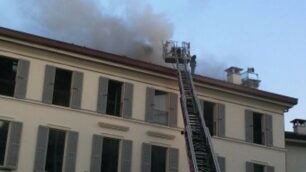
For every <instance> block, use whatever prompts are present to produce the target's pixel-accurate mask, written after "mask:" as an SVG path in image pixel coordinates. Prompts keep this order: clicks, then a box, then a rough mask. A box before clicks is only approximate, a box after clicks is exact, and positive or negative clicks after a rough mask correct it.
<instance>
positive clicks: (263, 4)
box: [0, 0, 306, 130]
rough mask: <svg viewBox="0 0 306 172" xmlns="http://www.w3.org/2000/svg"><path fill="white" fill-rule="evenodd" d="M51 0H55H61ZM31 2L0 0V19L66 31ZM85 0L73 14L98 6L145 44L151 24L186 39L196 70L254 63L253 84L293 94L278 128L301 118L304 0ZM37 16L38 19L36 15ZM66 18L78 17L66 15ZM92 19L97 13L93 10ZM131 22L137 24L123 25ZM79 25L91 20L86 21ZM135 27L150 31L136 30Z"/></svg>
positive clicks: (18, 26)
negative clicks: (292, 102)
mask: <svg viewBox="0 0 306 172" xmlns="http://www.w3.org/2000/svg"><path fill="white" fill-rule="evenodd" d="M57 1H60V2H61V3H62V4H63V3H64V4H65V3H67V2H68V1H67V0H66V1H65V0H57ZM78 1H80V0H78ZM91 1H95V3H91ZM37 2H38V1H35V0H1V1H0V26H1V27H7V28H11V29H15V30H20V31H25V32H29V33H33V34H38V35H42V36H46V37H50V38H55V39H61V38H62V36H63V35H64V36H66V34H62V35H61V34H58V35H57V34H56V32H57V31H58V32H60V30H59V29H58V30H57V29H56V28H55V29H53V30H52V32H50V29H49V30H48V29H46V27H51V26H54V25H51V24H52V23H51V24H50V23H48V24H49V25H47V24H45V23H44V22H42V21H43V20H46V18H47V19H50V15H51V16H52V15H59V14H61V13H60V12H58V11H57V10H55V9H52V8H50V9H48V11H46V10H44V9H39V8H37V7H35V5H34V4H36V3H37ZM39 2H48V1H39ZM49 2H50V1H49ZM71 2H72V3H73V2H74V1H69V3H71ZM84 2H85V1H84ZM86 3H87V4H86V5H84V6H87V10H84V11H82V10H80V13H79V14H78V15H79V16H80V15H87V14H86V13H90V12H92V11H95V10H96V11H99V10H101V11H103V13H104V14H103V17H104V19H105V18H107V17H109V16H114V17H115V19H116V21H117V22H118V23H119V26H120V24H122V23H124V29H123V31H126V30H128V32H127V33H130V34H137V33H139V34H148V35H150V36H148V37H146V36H144V37H145V38H146V40H147V39H148V42H150V41H151V42H150V43H152V44H154V43H155V42H156V40H152V37H155V38H156V36H155V35H154V34H156V33H154V34H151V32H153V31H152V30H158V31H160V32H162V31H165V32H163V34H160V33H159V34H158V36H163V37H165V38H170V39H172V40H176V41H187V42H190V43H191V50H192V54H196V55H197V61H198V63H197V64H198V66H197V73H201V74H203V75H207V76H211V77H216V78H219V79H225V73H224V69H225V68H227V67H230V66H237V67H240V68H243V69H246V68H247V67H254V68H255V72H256V73H258V74H259V78H260V80H261V84H260V87H259V89H261V90H265V91H269V92H273V93H277V94H282V95H286V96H290V97H294V98H298V105H296V106H294V107H293V108H292V109H290V110H289V112H287V113H285V127H286V130H292V125H291V124H290V121H291V120H292V119H295V118H303V119H306V76H305V74H306V67H305V66H306V1H301V0H290V1H288V0H256V1H251V0H231V1H227V0H176V1H174V0H168V1H165V0H154V1H153V0H104V1H102V0H101V1H99V0H87V1H86ZM97 6H98V8H97ZM51 7H52V6H51ZM40 8H41V6H40ZM65 8H66V9H67V8H69V6H68V5H67V7H65ZM88 9H89V10H88ZM90 9H92V10H90ZM64 10H65V9H64ZM67 11H69V10H67ZM135 11H137V12H135ZM46 13H48V15H49V16H47V15H46ZM92 13H93V12H92ZM131 13H132V14H131ZM105 14H107V15H105ZM97 15H100V14H96V13H94V14H91V15H90V17H96V16H97ZM37 16H44V17H45V18H43V20H42V19H41V18H39V17H37ZM46 16H47V17H46ZM105 16H107V17H105ZM69 17H71V18H78V16H74V15H70V16H69ZM142 17H143V18H142ZM146 17H147V18H146ZM58 18H61V16H60V15H59V17H58ZM96 19H97V20H99V17H97V18H96ZM111 19H112V18H111ZM147 19H148V20H147ZM97 20H94V21H96V22H97ZM37 21H39V22H37ZM102 21H105V20H102ZM78 22H79V21H76V22H75V23H73V24H78ZM83 22H85V20H84V21H83ZM137 22H138V23H137ZM151 22H153V23H151ZM101 23H102V24H103V22H101ZM118 23H117V25H118ZM131 23H132V24H133V25H137V26H131V25H132V24H131ZM143 23H145V24H143ZM163 23H164V25H163ZM85 24H86V25H89V24H91V25H90V26H95V23H93V22H92V23H86V22H85ZM126 25H128V27H127V26H126ZM55 26H57V25H55ZM73 26H74V25H73ZM146 26H147V27H146ZM148 26H149V27H148ZM71 28H72V27H71ZM139 28H141V29H144V28H145V29H147V30H151V32H149V33H148V32H139V30H137V29H139ZM134 30H136V31H134ZM77 31H79V30H77ZM119 31H122V30H119ZM133 31H134V32H133ZM51 33H53V34H51ZM63 33H65V32H63ZM80 35H81V34H80ZM77 36H79V35H75V34H74V35H73V36H72V37H67V39H66V40H67V41H68V42H74V41H75V42H76V43H79V44H85V45H86V43H88V42H86V41H85V42H82V41H81V42H80V41H79V42H78V40H76V39H75V37H77ZM65 38H66V37H65ZM63 41H65V40H63ZM108 41H109V40H108ZM154 41H155V42H154ZM160 41H162V40H160ZM115 43H117V42H116V41H114V44H115ZM89 44H90V43H89ZM118 51H119V52H120V51H121V50H118ZM122 51H123V50H122Z"/></svg>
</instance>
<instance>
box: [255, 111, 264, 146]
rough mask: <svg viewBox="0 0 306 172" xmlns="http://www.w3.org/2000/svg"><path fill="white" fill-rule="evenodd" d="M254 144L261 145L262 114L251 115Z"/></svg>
mask: <svg viewBox="0 0 306 172" xmlns="http://www.w3.org/2000/svg"><path fill="white" fill-rule="evenodd" d="M253 126H254V132H253V133H254V135H253V136H254V143H257V144H262V141H263V140H262V114H260V113H253Z"/></svg>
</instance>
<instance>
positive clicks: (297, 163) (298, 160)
mask: <svg viewBox="0 0 306 172" xmlns="http://www.w3.org/2000/svg"><path fill="white" fill-rule="evenodd" d="M286 149H287V156H286V164H287V172H291V171H297V172H298V171H301V172H302V171H305V169H306V143H303V144H301V143H300V144H297V143H286Z"/></svg>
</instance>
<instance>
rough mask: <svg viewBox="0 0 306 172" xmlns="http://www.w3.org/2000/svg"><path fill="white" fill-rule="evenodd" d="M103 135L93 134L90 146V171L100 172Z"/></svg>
mask: <svg viewBox="0 0 306 172" xmlns="http://www.w3.org/2000/svg"><path fill="white" fill-rule="evenodd" d="M102 149H103V137H102V136H100V135H93V137H92V147H91V161H90V172H101V163H102Z"/></svg>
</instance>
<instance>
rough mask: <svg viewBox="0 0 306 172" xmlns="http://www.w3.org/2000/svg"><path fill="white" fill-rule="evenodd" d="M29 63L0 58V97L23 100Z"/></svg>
mask: <svg viewBox="0 0 306 172" xmlns="http://www.w3.org/2000/svg"><path fill="white" fill-rule="evenodd" d="M28 71H29V62H28V61H26V60H22V59H20V60H17V59H12V58H8V57H3V56H0V95H5V96H11V97H16V98H25V94H26V86H27V78H28Z"/></svg>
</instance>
